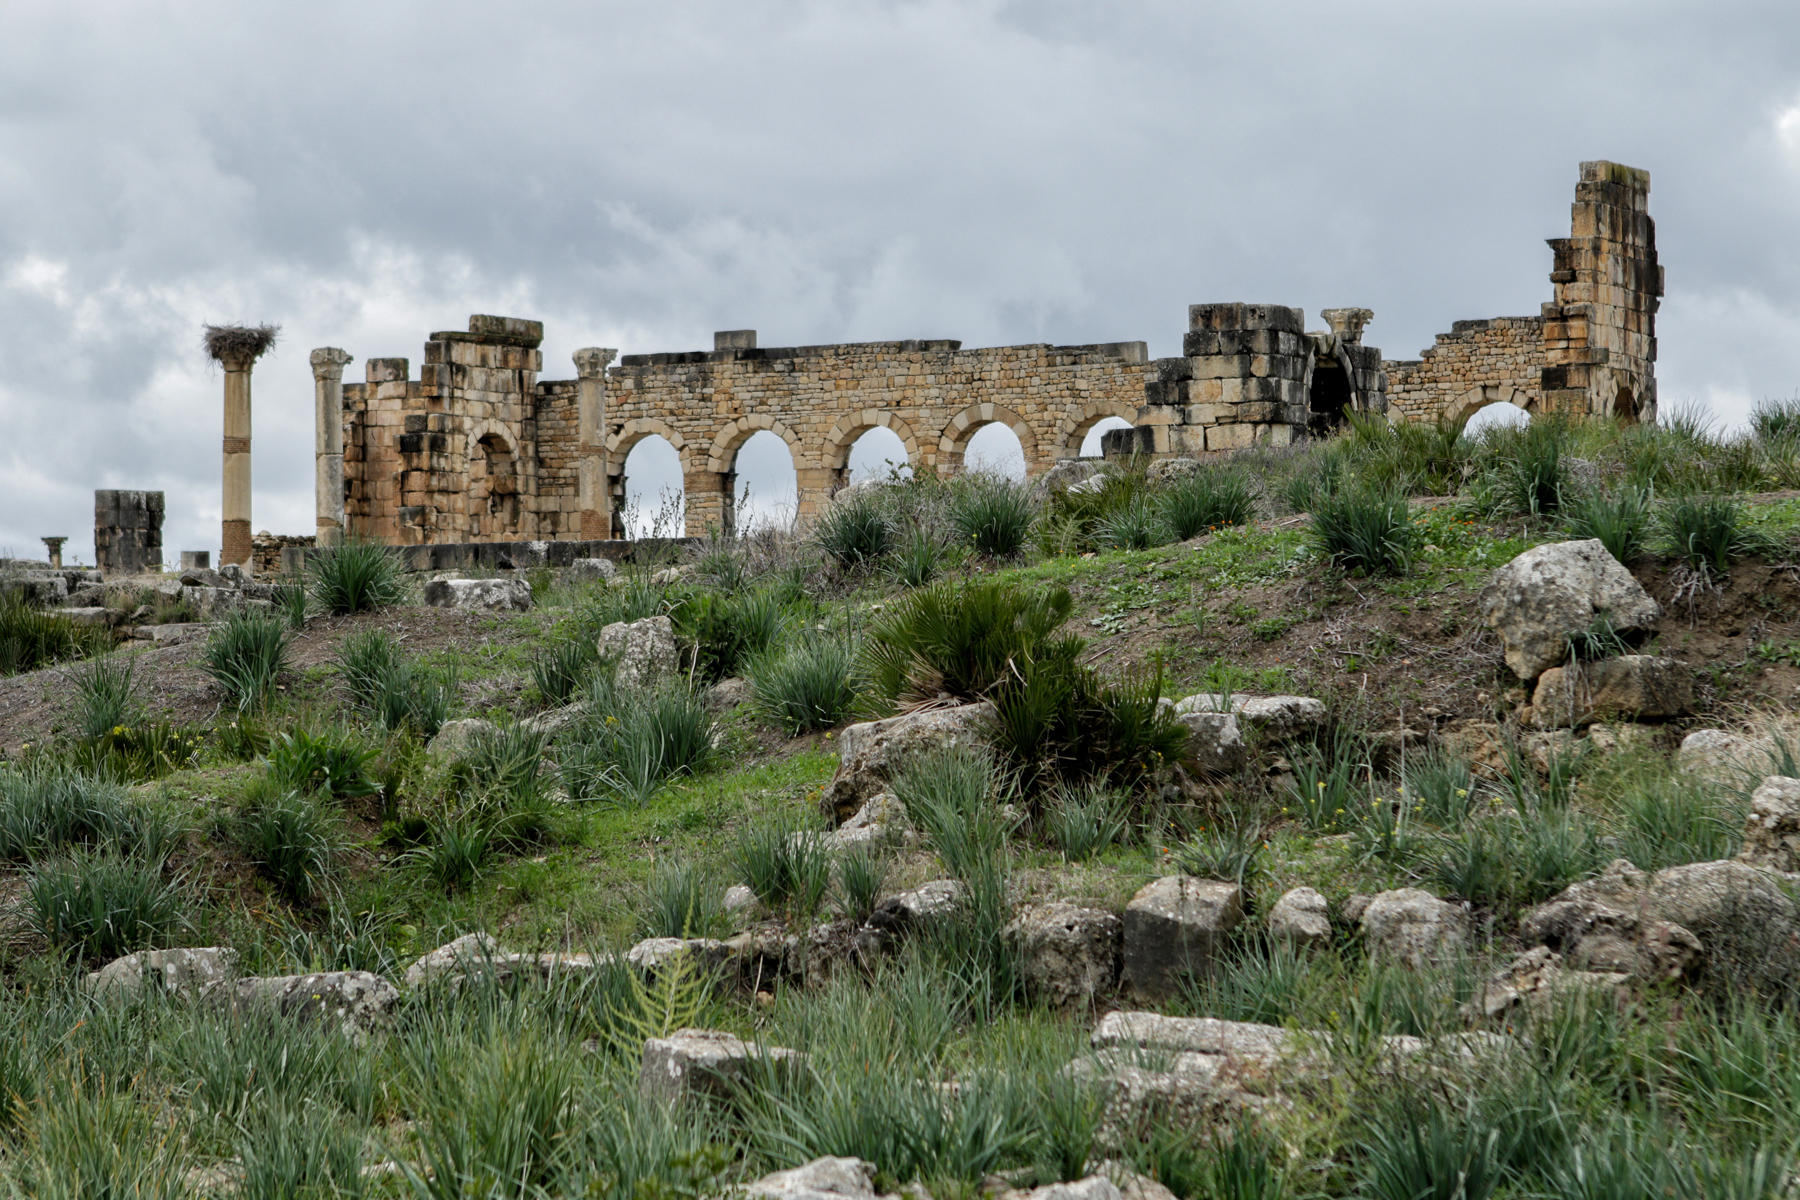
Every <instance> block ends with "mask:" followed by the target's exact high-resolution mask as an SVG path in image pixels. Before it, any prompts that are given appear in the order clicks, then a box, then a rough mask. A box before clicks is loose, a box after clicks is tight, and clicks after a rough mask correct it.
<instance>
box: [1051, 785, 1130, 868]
mask: <svg viewBox="0 0 1800 1200" xmlns="http://www.w3.org/2000/svg"><path fill="white" fill-rule="evenodd" d="M1128 813H1129V805H1128V802H1127V800H1126V798H1125V797H1123V796H1121V795H1119V794H1118V793H1117V792H1116V791H1114V790H1113V789H1111V788H1109V787H1107V786H1106V785H1105V784H1103V783H1099V782H1096V781H1093V780H1088V781H1085V782H1081V783H1061V784H1058V785H1057V786H1056V787H1055V788H1054V789H1052V793H1051V797H1050V800H1049V802H1048V804H1047V806H1046V808H1045V811H1044V814H1043V817H1042V818H1041V821H1040V825H1041V827H1042V829H1043V831H1044V833H1045V834H1047V835H1048V836H1049V838H1050V844H1051V845H1053V846H1055V847H1056V849H1057V850H1058V852H1060V853H1061V854H1062V856H1063V857H1064V858H1065V859H1067V860H1068V861H1070V862H1081V861H1083V860H1084V859H1089V858H1092V857H1093V856H1094V855H1096V854H1099V853H1101V852H1103V851H1105V850H1107V849H1109V848H1110V847H1112V846H1114V845H1116V844H1118V843H1120V842H1123V841H1124V840H1125V837H1126V834H1127V833H1129V832H1130V829H1131V822H1130V817H1129V815H1128Z"/></svg>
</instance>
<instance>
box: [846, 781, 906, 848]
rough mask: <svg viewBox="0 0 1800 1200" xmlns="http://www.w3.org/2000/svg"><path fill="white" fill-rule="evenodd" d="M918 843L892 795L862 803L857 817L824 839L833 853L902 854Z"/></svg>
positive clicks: (903, 810)
mask: <svg viewBox="0 0 1800 1200" xmlns="http://www.w3.org/2000/svg"><path fill="white" fill-rule="evenodd" d="M918 840H919V831H918V830H916V829H914V828H913V823H912V821H911V820H910V819H909V818H908V817H907V815H906V807H905V806H904V805H903V804H901V803H900V801H899V799H898V798H896V797H895V795H894V793H892V792H877V793H875V794H874V795H873V796H870V797H869V798H868V799H867V800H865V801H863V805H862V807H861V808H859V809H857V810H856V815H855V816H853V817H851V818H850V819H849V820H848V821H845V822H844V823H843V824H842V825H839V826H838V827H837V828H836V829H834V830H832V831H831V832H830V833H828V834H826V835H825V841H826V844H827V845H828V846H830V847H831V848H832V849H833V850H849V849H853V848H855V847H858V846H862V847H867V848H868V849H870V850H902V849H905V848H906V847H908V846H911V845H913V844H914V843H916V842H917V841H918Z"/></svg>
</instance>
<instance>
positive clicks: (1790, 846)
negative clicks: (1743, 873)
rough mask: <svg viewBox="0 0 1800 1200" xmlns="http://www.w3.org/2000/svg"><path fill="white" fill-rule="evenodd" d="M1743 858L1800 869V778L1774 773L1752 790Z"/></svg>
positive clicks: (1782, 868)
mask: <svg viewBox="0 0 1800 1200" xmlns="http://www.w3.org/2000/svg"><path fill="white" fill-rule="evenodd" d="M1738 860H1739V861H1740V862H1747V863H1751V864H1753V865H1755V866H1759V867H1768V868H1769V869H1770V870H1774V871H1800V779H1793V778H1790V777H1788V776H1786V775H1770V776H1769V777H1768V778H1766V779H1764V780H1763V781H1762V784H1761V785H1760V786H1758V787H1757V789H1756V790H1755V791H1754V792H1752V793H1751V794H1750V816H1749V817H1748V818H1747V819H1746V820H1745V822H1744V844H1743V847H1742V848H1741V849H1739V850H1738Z"/></svg>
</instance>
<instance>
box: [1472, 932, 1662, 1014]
mask: <svg viewBox="0 0 1800 1200" xmlns="http://www.w3.org/2000/svg"><path fill="white" fill-rule="evenodd" d="M1630 981H1631V976H1630V975H1628V974H1625V973H1623V972H1617V971H1575V970H1570V969H1569V968H1567V967H1565V966H1564V965H1563V960H1562V956H1561V955H1559V954H1557V953H1555V952H1554V951H1552V950H1551V949H1550V948H1549V947H1548V946H1536V947H1533V948H1532V949H1530V950H1527V951H1526V952H1525V953H1523V954H1521V955H1519V956H1518V957H1517V958H1515V959H1513V961H1512V962H1511V963H1509V964H1507V965H1506V966H1505V967H1503V968H1501V969H1500V970H1499V971H1497V972H1496V973H1495V974H1494V976H1493V978H1492V979H1489V980H1488V981H1487V983H1485V984H1484V985H1482V989H1481V995H1479V996H1478V997H1476V998H1475V999H1474V1000H1471V1001H1469V1003H1468V1004H1466V1005H1464V1006H1463V1015H1464V1016H1465V1017H1467V1018H1469V1019H1471V1020H1483V1019H1485V1020H1494V1019H1496V1018H1498V1017H1503V1016H1505V1015H1506V1014H1508V1013H1510V1012H1512V1011H1513V1010H1514V1009H1517V1008H1523V1009H1525V1010H1526V1011H1527V1012H1530V1013H1533V1014H1539V1015H1541V1014H1543V1013H1544V1012H1547V1011H1548V1010H1549V1009H1550V1007H1551V1006H1552V1004H1553V1003H1554V1002H1555V1001H1556V1000H1557V999H1559V998H1560V997H1563V996H1568V995H1571V994H1573V993H1578V992H1592V993H1606V992H1613V993H1615V994H1616V993H1618V992H1619V991H1620V990H1621V989H1622V988H1623V987H1624V986H1625V985H1626V984H1628V983H1629V982H1630Z"/></svg>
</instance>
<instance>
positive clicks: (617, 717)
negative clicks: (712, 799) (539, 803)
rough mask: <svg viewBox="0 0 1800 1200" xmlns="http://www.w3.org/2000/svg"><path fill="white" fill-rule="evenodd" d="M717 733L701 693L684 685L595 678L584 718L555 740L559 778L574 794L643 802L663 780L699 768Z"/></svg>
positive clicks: (709, 758) (708, 761)
mask: <svg viewBox="0 0 1800 1200" xmlns="http://www.w3.org/2000/svg"><path fill="white" fill-rule="evenodd" d="M716 733H717V724H716V721H715V719H714V717H713V715H712V713H710V712H709V711H708V710H707V707H706V702H705V700H704V699H703V698H702V697H701V696H700V695H699V694H697V693H695V692H694V691H692V690H690V689H689V688H687V687H686V686H684V685H681V684H669V685H665V686H662V687H658V688H651V689H646V690H640V689H631V688H622V687H620V686H618V685H617V684H616V683H615V682H614V681H613V680H612V679H611V678H610V677H607V676H601V677H598V678H596V679H595V680H594V681H593V682H592V684H591V685H590V687H589V691H588V718H587V720H586V721H584V722H583V723H582V724H581V726H580V727H579V728H577V729H576V730H575V731H573V733H571V734H566V735H564V737H563V738H562V739H561V741H560V742H559V743H558V745H559V747H560V755H561V759H560V766H561V770H562V779H563V785H564V787H565V788H566V789H567V790H568V793H569V795H570V796H571V797H574V798H576V799H598V798H602V797H610V798H613V799H620V800H627V801H630V802H631V803H633V804H637V805H642V804H645V803H647V802H648V801H649V799H650V797H651V796H653V795H654V794H655V793H656V791H657V789H658V788H660V787H662V785H663V784H664V783H666V782H667V781H669V780H671V779H674V778H677V777H679V776H682V775H687V774H693V773H696V772H699V771H702V770H705V769H706V767H707V766H708V765H710V764H711V762H712V760H713V757H714V755H715V753H716V751H715V747H714V737H715V734H716Z"/></svg>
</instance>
